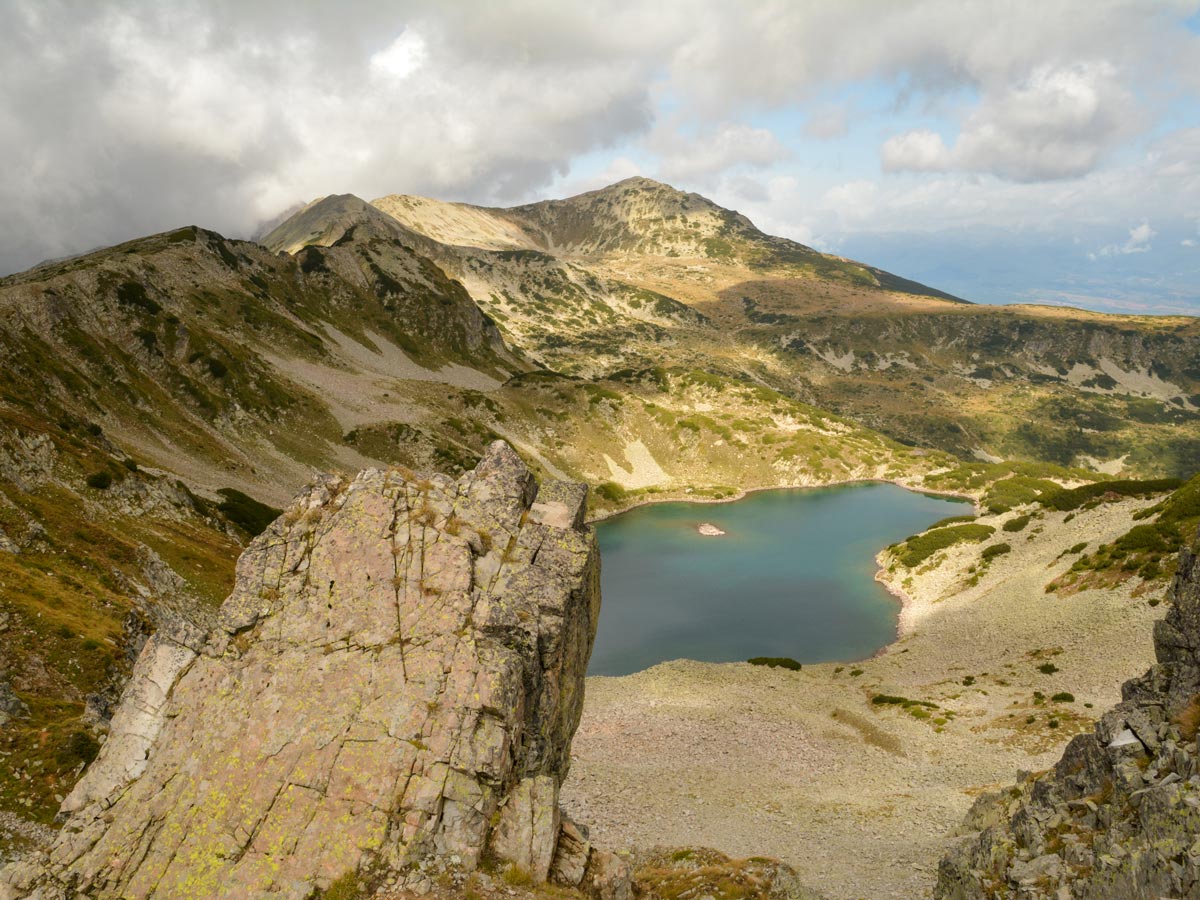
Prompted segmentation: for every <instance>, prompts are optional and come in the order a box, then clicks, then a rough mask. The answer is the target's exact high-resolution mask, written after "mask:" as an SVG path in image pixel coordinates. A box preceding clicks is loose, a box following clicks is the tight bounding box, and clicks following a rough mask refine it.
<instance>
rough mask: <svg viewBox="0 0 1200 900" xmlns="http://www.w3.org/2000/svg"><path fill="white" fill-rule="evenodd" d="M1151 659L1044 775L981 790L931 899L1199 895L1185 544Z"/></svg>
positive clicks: (1194, 637)
mask: <svg viewBox="0 0 1200 900" xmlns="http://www.w3.org/2000/svg"><path fill="white" fill-rule="evenodd" d="M1168 600H1169V601H1171V608H1170V612H1169V613H1168V614H1167V616H1166V618H1165V619H1163V620H1162V621H1159V622H1158V623H1156V626H1155V629H1154V651H1155V655H1156V657H1157V664H1156V665H1154V666H1153V667H1152V668H1151V669H1150V670H1149V671H1148V672H1146V673H1145V674H1144V675H1143V676H1142V677H1140V678H1135V679H1132V680H1130V681H1127V682H1126V683H1125V684H1124V685H1123V687H1122V690H1121V694H1122V702H1121V703H1120V704H1118V705H1117V706H1116V707H1114V708H1113V709H1111V710H1109V711H1108V712H1107V713H1105V714H1104V715H1103V716H1101V718H1100V721H1099V722H1098V723H1097V724H1096V727H1095V730H1094V731H1093V732H1091V733H1085V734H1081V735H1077V736H1076V737H1075V738H1073V739H1072V740H1071V742H1070V743H1069V744H1068V745H1067V747H1066V750H1065V751H1064V752H1063V755H1062V758H1061V759H1060V760H1059V762H1058V764H1057V765H1056V766H1055V767H1054V768H1053V769H1051V770H1050V771H1049V772H1046V773H1042V774H1038V775H1031V776H1028V777H1026V778H1025V779H1024V780H1023V781H1022V783H1020V784H1019V785H1017V786H1015V787H1013V788H1012V789H1011V790H1010V791H1008V792H1006V793H1003V794H992V795H987V796H984V797H982V798H980V800H979V801H978V802H976V804H975V806H974V807H973V808H972V810H971V813H970V815H969V817H968V820H967V824H968V826H969V827H972V828H975V829H982V830H981V831H980V833H979V834H978V836H976V837H973V838H971V839H970V840H968V841H967V842H965V843H964V844H963V845H962V846H961V847H959V848H958V849H956V850H955V851H953V852H951V853H950V854H948V855H947V856H946V857H945V858H943V859H942V862H941V866H940V868H939V872H938V887H937V894H936V896H937V897H938V898H940V900H984V898H1020V900H1042V898H1045V900H1051V898H1079V900H1131V898H1159V897H1200V839H1197V835H1200V758H1198V756H1197V728H1198V726H1200V557H1198V556H1197V547H1196V546H1193V547H1192V549H1190V550H1188V549H1185V550H1184V551H1183V552H1182V554H1181V557H1180V562H1179V569H1178V571H1177V574H1176V576H1175V580H1174V582H1173V583H1172V586H1171V588H1170V594H1169V597H1168Z"/></svg>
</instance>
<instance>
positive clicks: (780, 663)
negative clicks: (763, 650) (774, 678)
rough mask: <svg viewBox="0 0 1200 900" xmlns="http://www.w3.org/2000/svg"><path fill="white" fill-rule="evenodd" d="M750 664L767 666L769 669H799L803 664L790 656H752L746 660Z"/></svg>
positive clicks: (796, 670) (795, 670) (794, 670)
mask: <svg viewBox="0 0 1200 900" xmlns="http://www.w3.org/2000/svg"><path fill="white" fill-rule="evenodd" d="M746 662H748V663H750V665H752V666H767V667H768V668H771V669H791V670H792V671H793V672H798V671H800V669H801V668H803V666H801V664H800V663H798V662H796V660H794V659H792V658H791V657H790V656H754V657H751V658H750V659H748V660H746Z"/></svg>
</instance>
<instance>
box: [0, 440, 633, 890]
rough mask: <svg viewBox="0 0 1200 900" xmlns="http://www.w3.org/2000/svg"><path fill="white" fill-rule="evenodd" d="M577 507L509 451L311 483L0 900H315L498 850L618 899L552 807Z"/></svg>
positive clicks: (610, 871)
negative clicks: (450, 467)
mask: <svg viewBox="0 0 1200 900" xmlns="http://www.w3.org/2000/svg"><path fill="white" fill-rule="evenodd" d="M585 501H586V489H585V488H584V487H583V486H582V485H575V484H566V483H556V482H550V483H546V484H544V485H542V486H541V488H540V490H539V488H538V485H537V484H536V482H535V481H534V479H533V477H532V475H531V474H530V472H529V470H528V469H527V468H526V467H525V465H524V464H523V463H522V462H521V460H520V458H519V457H518V456H517V455H516V454H515V453H514V452H513V451H512V450H511V449H510V448H509V447H508V445H507V444H504V443H502V442H497V443H495V444H493V445H492V446H491V447H490V448H489V449H488V452H487V454H486V456H485V457H484V458H483V460H482V461H481V462H480V463H479V465H478V467H477V468H476V469H475V470H474V471H473V472H468V473H467V474H465V475H464V476H463V477H462V478H460V479H459V480H457V481H454V480H451V479H449V478H447V477H444V476H434V477H432V478H429V479H422V478H420V477H418V476H416V475H413V474H412V473H409V472H401V471H396V470H393V471H377V470H367V471H364V472H362V473H360V474H359V475H358V476H357V477H355V478H353V479H343V478H339V477H332V476H330V477H325V478H323V479H321V480H320V481H318V482H317V483H315V484H314V485H312V486H311V487H309V488H308V489H307V490H306V491H305V492H303V493H302V494H301V495H300V496H299V497H298V498H297V499H296V500H295V501H294V502H293V503H292V504H291V506H290V508H289V509H288V510H287V511H286V512H285V513H284V515H283V516H281V517H280V518H279V519H278V520H276V522H275V523H274V524H273V525H272V526H271V527H270V528H268V530H267V531H266V532H265V533H263V534H262V535H261V536H259V537H258V538H257V539H256V540H255V541H254V542H253V543H252V544H251V545H250V546H249V547H248V548H247V550H246V552H245V553H244V554H243V555H242V557H241V559H240V561H239V562H238V569H237V582H236V586H235V588H234V591H233V593H232V594H231V595H230V596H229V598H228V599H227V600H226V601H225V603H224V605H223V607H222V608H221V613H220V617H219V623H218V625H217V626H216V627H215V628H214V629H213V631H212V633H210V634H207V635H205V634H201V633H198V632H195V631H186V630H180V631H178V632H174V633H173V632H168V631H160V632H158V633H157V634H156V635H155V636H154V637H152V638H151V639H150V640H149V641H148V642H147V643H146V646H145V647H144V649H143V650H142V653H141V655H140V657H139V658H138V662H137V664H136V667H135V671H134V675H133V678H132V679H131V681H130V683H129V685H128V687H127V688H126V690H125V692H124V695H123V697H122V700H121V704H120V706H119V707H118V709H117V712H116V714H115V717H114V719H113V724H112V731H111V735H110V737H109V740H108V742H107V743H106V744H105V746H104V748H103V750H102V752H101V754H100V756H99V757H98V759H97V760H96V762H95V763H94V764H93V765H92V766H91V767H90V768H89V769H88V771H87V772H86V773H85V775H84V777H83V778H82V780H81V781H80V782H79V783H78V785H77V786H76V788H75V790H74V791H73V792H72V793H71V794H70V796H68V797H67V799H66V801H65V802H64V803H63V808H62V809H63V815H64V816H66V824H65V826H64V828H63V831H62V833H61V835H60V837H59V839H58V840H57V842H56V843H55V845H54V846H53V848H52V850H51V851H50V853H49V854H47V855H45V856H43V857H41V858H38V859H35V860H32V861H26V862H25V863H22V864H20V865H19V866H15V867H13V868H10V869H9V870H8V871H7V872H6V873H4V875H3V877H0V882H2V883H4V884H6V886H4V887H0V897H6V898H7V897H25V896H33V897H42V898H60V897H75V896H86V897H95V898H117V897H120V898H129V900H142V898H171V900H184V898H212V897H217V896H220V897H230V898H237V897H241V898H262V897H279V898H293V900H303V898H307V897H310V896H312V895H314V894H315V893H316V892H317V891H319V890H322V889H324V888H325V887H327V886H328V885H329V884H330V883H332V882H333V881H334V880H336V879H338V878H339V877H340V876H343V875H344V874H346V873H347V872H348V871H357V872H359V873H360V874H361V875H362V876H364V877H365V878H366V879H368V880H370V879H372V878H379V879H381V880H389V881H396V880H397V879H400V880H403V879H405V878H410V879H412V878H415V877H417V874H419V872H420V869H421V866H423V865H425V864H427V863H429V862H430V861H437V862H438V863H439V864H443V863H444V864H448V865H454V866H458V867H461V868H464V869H471V868H473V867H475V866H477V865H479V864H480V863H481V862H482V861H483V860H484V859H485V858H487V857H491V858H493V859H494V860H496V861H498V862H499V863H501V864H507V865H514V866H519V867H521V869H522V870H525V871H527V872H528V874H529V875H531V876H532V877H533V879H534V880H537V881H545V880H546V879H547V878H549V877H551V874H552V873H553V876H554V877H555V878H556V879H557V880H559V881H561V882H565V883H570V884H574V885H579V884H582V885H583V886H584V887H591V888H592V890H593V891H594V892H596V893H604V894H605V895H606V896H612V897H618V898H619V897H621V896H623V895H624V894H626V893H627V891H628V869H627V867H626V866H625V865H624V863H623V862H622V861H621V860H619V859H617V858H616V857H615V856H612V855H611V854H607V853H604V852H603V851H597V850H594V849H592V848H591V846H590V844H589V843H588V841H587V838H586V833H585V832H584V831H583V830H582V829H580V828H578V827H577V826H575V825H574V824H573V823H570V822H569V821H567V820H565V819H564V818H563V817H562V816H561V814H560V812H559V807H558V792H559V786H560V785H561V783H562V781H563V778H564V777H565V776H566V773H567V768H568V765H569V762H570V747H571V738H572V736H573V735H574V733H575V729H576V726H577V725H578V722H579V716H580V712H581V708H582V703H583V679H584V673H585V670H586V668H587V661H588V656H589V654H590V652H591V647H592V641H593V638H594V637H595V633H596V621H597V617H598V615H599V611H600V587H599V556H598V552H597V549H596V542H595V537H594V535H593V534H592V532H591V530H590V529H589V528H588V527H586V526H585V525H584V524H583V516H584V506H585ZM560 835H561V837H560Z"/></svg>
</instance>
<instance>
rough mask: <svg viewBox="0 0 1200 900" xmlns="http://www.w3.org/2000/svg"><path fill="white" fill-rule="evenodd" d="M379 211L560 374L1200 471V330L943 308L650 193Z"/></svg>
mask: <svg viewBox="0 0 1200 900" xmlns="http://www.w3.org/2000/svg"><path fill="white" fill-rule="evenodd" d="M372 206H374V207H376V208H377V209H378V210H380V211H382V212H384V213H387V215H388V217H390V218H391V219H392V220H393V221H395V222H397V223H398V224H399V225H400V226H401V227H402V228H403V229H404V230H405V231H406V232H408V233H410V234H418V233H419V234H420V235H422V236H424V237H425V238H426V239H427V240H428V242H429V243H428V244H426V245H424V247H423V249H422V252H424V253H427V254H428V255H430V256H431V257H432V258H434V259H436V260H437V262H438V265H440V266H441V267H442V268H443V269H445V270H446V271H447V272H448V273H449V274H451V276H452V277H454V278H457V279H459V280H461V281H462V283H463V284H464V286H465V287H466V288H467V290H468V291H469V292H470V294H471V296H472V297H473V299H474V300H475V301H476V302H477V303H478V304H479V306H480V307H481V308H482V309H483V310H485V311H486V313H487V314H488V315H489V316H490V317H491V318H493V319H494V320H495V321H496V323H497V324H498V326H499V327H500V329H501V331H502V333H503V334H504V336H505V339H506V340H507V341H508V343H509V344H510V345H511V346H513V347H515V348H519V349H520V350H521V351H522V352H523V353H524V354H526V355H527V356H528V357H529V358H530V359H532V360H533V361H535V362H537V363H539V364H541V365H543V366H546V367H548V368H552V369H554V370H556V371H560V372H564V373H568V374H573V375H580V376H583V377H588V378H596V377H605V376H612V375H614V374H616V373H619V372H622V371H626V370H635V371H638V370H644V369H647V368H652V367H653V366H655V365H659V364H661V363H663V362H667V363H669V364H674V365H680V366H684V367H686V368H699V369H704V370H707V371H710V372H716V373H720V374H722V375H725V376H728V377H731V378H737V379H748V380H751V381H754V382H756V383H760V384H763V385H767V386H769V387H771V388H773V389H775V390H779V391H781V392H783V393H785V394H788V395H789V396H793V397H795V398H797V399H800V400H803V401H805V402H808V403H811V404H813V405H815V406H818V407H822V408H827V409H832V410H834V411H836V412H837V413H839V414H840V415H842V416H845V417H847V418H849V419H852V420H854V421H857V422H859V423H860V424H863V425H865V426H867V427H870V428H872V429H876V430H879V431H882V432H884V433H885V434H887V435H888V436H890V437H892V438H894V439H896V440H898V441H901V442H903V443H906V444H910V445H915V446H931V447H937V448H939V449H942V450H945V451H948V452H951V453H954V454H955V455H957V456H959V457H961V458H965V459H972V458H976V459H981V460H994V459H999V458H1014V459H1020V460H1026V461H1043V462H1054V463H1056V464H1059V465H1065V466H1072V465H1077V466H1084V467H1092V468H1094V469H1095V470H1097V471H1103V472H1112V473H1116V472H1121V473H1126V474H1139V475H1145V476H1162V475H1171V476H1176V477H1188V476H1190V475H1191V474H1193V473H1194V472H1195V471H1197V469H1200V363H1198V362H1197V360H1200V326H1198V324H1197V321H1196V320H1194V319H1187V318H1183V317H1175V318H1150V317H1135V316H1111V315H1102V314H1098V313H1089V312H1086V311H1083V310H1071V309H1065V308H1055V307H989V306H975V305H971V304H965V303H957V302H949V301H951V300H953V299H954V298H951V297H949V296H948V295H945V294H941V293H940V292H938V291H936V290H934V289H931V288H926V287H924V286H922V285H918V284H914V283H912V282H908V281H906V280H904V279H902V278H899V277H897V276H894V275H890V274H889V273H886V272H882V271H880V270H877V269H874V268H872V267H870V266H864V265H860V264H858V263H853V262H851V261H848V260H843V259H840V258H838V257H832V256H828V255H823V254H820V253H816V252H815V251H813V250H811V249H810V248H807V247H803V246H801V245H799V244H795V243H793V242H790V241H786V240H784V239H781V238H775V237H771V236H769V235H765V234H763V233H762V232H761V231H759V230H758V229H757V228H755V227H754V225H753V224H752V223H751V222H750V221H749V220H747V219H746V218H745V217H744V216H741V215H739V214H737V213H735V212H733V211H730V210H724V209H722V208H720V207H719V206H717V205H715V204H713V203H712V202H711V201H708V200H706V199H705V198H703V197H700V196H699V195H696V194H687V193H683V192H681V191H677V190H675V189H673V188H671V187H669V186H667V185H663V184H659V183H658V182H654V181H650V180H648V179H644V178H633V179H627V180H626V181H622V182H619V183H618V184H615V185H612V186H610V187H607V188H603V189H601V190H598V191H591V192H588V193H586V194H581V195H579V196H577V197H571V198H567V199H564V200H552V201H544V202H541V203H535V204H530V205H527V206H521V207H515V208H512V209H484V208H480V207H472V206H468V205H465V204H447V203H441V202H438V201H433V200H426V199H423V198H414V197H404V196H401V195H392V196H389V197H385V198H381V199H380V200H377V201H375V202H374V203H373V204H372ZM274 240H275V243H274V244H273V246H276V247H280V246H283V243H282V242H281V241H280V240H279V239H277V238H275V239H274Z"/></svg>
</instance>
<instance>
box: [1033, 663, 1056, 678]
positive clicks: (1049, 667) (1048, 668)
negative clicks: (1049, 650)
mask: <svg viewBox="0 0 1200 900" xmlns="http://www.w3.org/2000/svg"><path fill="white" fill-rule="evenodd" d="M1037 670H1038V671H1039V672H1041V673H1042V674H1043V675H1053V674H1054V673H1055V672H1057V671H1058V666H1056V665H1055V664H1054V663H1052V662H1045V663H1042V664H1041V665H1040V666H1038V667H1037Z"/></svg>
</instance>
